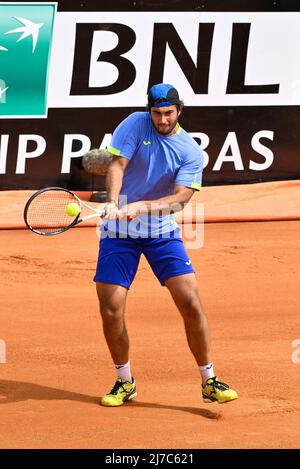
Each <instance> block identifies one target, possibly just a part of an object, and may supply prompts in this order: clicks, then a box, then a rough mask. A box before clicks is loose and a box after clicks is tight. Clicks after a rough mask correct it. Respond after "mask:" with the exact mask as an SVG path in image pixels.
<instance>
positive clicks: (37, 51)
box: [0, 2, 56, 119]
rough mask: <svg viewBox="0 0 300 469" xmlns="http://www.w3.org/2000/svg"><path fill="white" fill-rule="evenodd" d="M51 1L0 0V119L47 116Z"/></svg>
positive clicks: (51, 25)
mask: <svg viewBox="0 0 300 469" xmlns="http://www.w3.org/2000/svg"><path fill="white" fill-rule="evenodd" d="M55 12H56V4H55V3H42V4H35V3H34V4H33V3H23V4H20V3H1V2H0V119H1V118H7V117H16V118H22V117H24V118H26V117H47V79H48V64H49V59H50V46H51V41H52V34H53V22H54V16H55Z"/></svg>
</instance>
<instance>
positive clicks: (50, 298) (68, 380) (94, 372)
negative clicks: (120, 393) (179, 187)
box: [0, 221, 300, 449]
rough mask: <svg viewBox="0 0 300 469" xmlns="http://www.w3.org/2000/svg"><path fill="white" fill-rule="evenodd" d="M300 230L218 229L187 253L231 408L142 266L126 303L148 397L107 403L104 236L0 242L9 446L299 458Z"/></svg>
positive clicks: (1, 377)
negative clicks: (209, 384)
mask: <svg viewBox="0 0 300 469" xmlns="http://www.w3.org/2000/svg"><path fill="white" fill-rule="evenodd" d="M299 229H300V221H289V222H265V223H262V222H261V223H256V222H255V223H229V224H209V225H205V244H204V247H203V248H202V249H200V250H191V251H189V253H190V257H191V259H192V261H193V264H194V266H195V267H196V269H197V279H198V282H199V288H200V292H201V296H202V300H203V303H204V306H205V308H206V312H207V315H208V318H209V322H210V328H211V332H212V341H213V359H214V363H215V370H216V371H217V373H218V375H219V377H220V378H221V379H223V380H224V381H225V382H228V383H230V384H231V385H232V386H234V387H235V388H236V389H237V390H238V392H239V394H240V398H239V399H238V400H237V401H234V402H231V403H228V404H223V405H219V404H204V403H203V402H202V400H201V399H200V390H199V385H200V379H199V374H198V370H197V368H196V365H195V363H194V361H193V358H192V355H191V353H190V352H189V350H188V347H187V344H186V340H185V336H184V329H183V324H182V321H181V319H180V316H179V313H178V312H177V310H176V308H175V306H174V305H173V303H172V300H171V298H170V295H169V293H168V291H167V289H166V288H162V287H160V285H159V283H158V281H157V280H156V279H155V277H154V276H153V274H152V272H151V270H150V268H149V266H148V264H147V263H146V261H145V260H144V259H143V260H142V262H141V264H140V267H139V271H138V275H137V278H136V280H135V282H134V284H133V287H132V289H131V291H130V292H129V296H128V304H127V323H128V329H129V334H130V337H131V362H132V369H133V372H134V376H135V378H136V381H137V387H138V396H137V398H136V399H135V400H134V401H132V402H130V403H128V404H126V405H124V406H123V407H119V408H104V407H100V406H99V405H98V401H99V397H100V395H101V394H102V393H103V392H105V391H107V390H108V389H109V388H110V387H111V386H112V384H113V382H114V380H115V374H114V370H113V367H112V364H111V360H110V356H109V353H108V350H107V347H106V344H105V341H104V338H103V335H102V327H101V321H100V317H99V314H98V306H97V299H96V294H95V289H94V284H93V282H92V278H93V274H94V268H95V263H96V258H97V250H98V238H97V236H96V234H95V229H94V228H82V229H75V230H70V231H69V232H68V233H65V234H63V235H61V236H56V237H50V238H43V237H38V236H37V235H34V234H32V233H31V232H29V231H26V230H16V231H5V230H1V231H0V241H1V243H0V259H1V264H0V266H1V267H0V270H1V276H0V288H1V297H0V311H1V329H0V339H3V340H5V342H6V347H7V357H6V359H7V363H2V364H0V409H1V420H0V446H1V448H146V449H147V448H153V449H154V448H191V449H193V448H299V447H300V427H299V421H300V403H299V397H298V395H299V388H300V363H293V361H292V358H291V357H292V353H293V352H294V353H295V352H296V350H295V349H293V348H292V341H294V340H295V339H300V327H299V326H300V320H299V304H300V288H299V279H300V239H299ZM296 356H297V357H298V358H299V359H300V353H298V355H297V354H296ZM299 361H300V360H299Z"/></svg>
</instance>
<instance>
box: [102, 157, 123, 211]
mask: <svg viewBox="0 0 300 469" xmlns="http://www.w3.org/2000/svg"><path fill="white" fill-rule="evenodd" d="M128 163H129V160H128V159H127V158H123V157H121V156H114V157H113V160H112V162H111V163H110V165H109V168H108V171H107V175H106V190H107V204H106V205H105V211H106V215H105V217H104V218H105V219H108V220H112V219H115V218H116V215H117V212H118V199H119V194H120V191H121V187H122V182H123V176H124V171H125V169H126V167H127V165H128Z"/></svg>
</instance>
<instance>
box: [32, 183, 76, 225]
mask: <svg viewBox="0 0 300 469" xmlns="http://www.w3.org/2000/svg"><path fill="white" fill-rule="evenodd" d="M71 202H75V203H78V201H77V199H76V198H75V197H74V196H73V195H72V194H70V193H68V192H65V191H60V190H51V191H45V192H42V193H40V194H38V195H37V196H36V197H35V198H34V199H32V201H31V203H30V204H29V206H28V209H27V214H26V218H27V223H28V225H29V226H30V227H32V228H33V229H36V230H39V231H41V232H44V233H54V232H55V233H56V232H60V231H64V230H65V229H66V228H67V227H68V226H70V225H71V224H72V223H73V222H74V220H75V219H76V218H77V216H70V215H68V214H67V206H68V205H69V204H70V203H71Z"/></svg>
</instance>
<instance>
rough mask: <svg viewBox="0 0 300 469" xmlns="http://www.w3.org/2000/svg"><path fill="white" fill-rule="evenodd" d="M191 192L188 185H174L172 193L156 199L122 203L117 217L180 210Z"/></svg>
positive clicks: (160, 213)
mask: <svg viewBox="0 0 300 469" xmlns="http://www.w3.org/2000/svg"><path fill="white" fill-rule="evenodd" d="M193 193H194V189H192V188H190V187H185V186H180V185H175V188H174V194H172V195H168V196H166V197H161V198H160V199H156V200H143V201H139V202H133V203H131V204H128V205H124V207H122V209H121V210H119V217H120V218H123V217H125V216H128V215H129V216H131V217H133V218H134V217H136V216H138V215H140V214H143V213H151V214H152V215H155V214H157V215H163V214H165V213H175V212H180V211H181V210H182V209H183V208H184V206H185V204H187V203H188V202H189V200H190V199H191V197H192V195H193Z"/></svg>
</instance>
